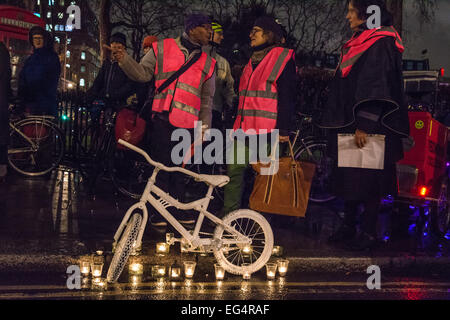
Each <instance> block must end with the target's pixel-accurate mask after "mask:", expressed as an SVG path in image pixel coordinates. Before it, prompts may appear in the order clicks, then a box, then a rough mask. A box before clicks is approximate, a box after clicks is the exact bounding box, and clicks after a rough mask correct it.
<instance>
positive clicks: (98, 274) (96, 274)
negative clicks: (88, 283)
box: [92, 270, 102, 278]
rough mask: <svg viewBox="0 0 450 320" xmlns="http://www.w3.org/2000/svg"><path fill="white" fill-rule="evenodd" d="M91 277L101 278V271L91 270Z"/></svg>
mask: <svg viewBox="0 0 450 320" xmlns="http://www.w3.org/2000/svg"><path fill="white" fill-rule="evenodd" d="M92 276H93V277H94V278H99V277H101V276H102V271H101V270H93V271H92Z"/></svg>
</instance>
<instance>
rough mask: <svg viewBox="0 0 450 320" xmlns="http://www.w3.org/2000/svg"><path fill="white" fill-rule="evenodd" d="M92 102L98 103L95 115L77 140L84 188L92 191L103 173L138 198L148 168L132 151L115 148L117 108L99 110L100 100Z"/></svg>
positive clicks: (147, 174) (146, 176) (142, 190)
mask: <svg viewBox="0 0 450 320" xmlns="http://www.w3.org/2000/svg"><path fill="white" fill-rule="evenodd" d="M95 106H97V107H100V109H98V108H97V109H98V112H97V116H96V117H94V119H92V120H91V123H90V124H89V125H88V126H87V128H86V129H85V130H84V131H83V133H82V135H81V138H80V139H79V140H78V142H77V143H78V144H79V145H80V149H81V150H82V153H81V154H82V158H83V159H79V162H80V163H79V169H80V171H81V172H82V173H83V175H84V176H85V177H86V180H87V182H88V191H89V192H91V193H92V192H94V190H95V188H96V184H97V181H98V179H99V178H100V177H101V176H105V175H106V176H107V177H109V178H110V179H111V181H112V183H113V185H114V187H115V188H116V189H117V190H118V191H119V192H120V193H122V194H123V195H125V196H128V197H131V198H134V199H139V198H140V196H141V195H142V193H143V192H144V189H145V185H146V182H147V179H148V177H149V176H150V174H151V170H152V168H151V167H150V166H149V165H148V164H147V162H143V161H142V160H140V159H138V157H137V156H136V155H135V154H134V153H133V152H130V151H129V150H121V149H119V148H117V141H116V136H115V123H116V119H117V112H118V111H119V108H117V109H114V110H113V109H107V110H103V111H101V109H102V107H104V104H103V103H101V102H96V103H95ZM125 108H133V106H126V107H125ZM122 109H123V108H122Z"/></svg>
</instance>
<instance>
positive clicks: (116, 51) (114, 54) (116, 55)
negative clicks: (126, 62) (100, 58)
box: [103, 44, 127, 63]
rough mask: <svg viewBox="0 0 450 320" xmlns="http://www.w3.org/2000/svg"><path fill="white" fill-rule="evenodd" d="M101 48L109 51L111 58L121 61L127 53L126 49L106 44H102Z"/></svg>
mask: <svg viewBox="0 0 450 320" xmlns="http://www.w3.org/2000/svg"><path fill="white" fill-rule="evenodd" d="M103 48H105V49H106V50H108V51H110V52H111V58H112V59H113V60H116V61H117V62H119V63H120V62H122V61H123V59H124V58H125V56H126V55H127V51H126V50H125V49H123V48H117V47H115V48H112V47H110V46H108V45H106V44H104V45H103Z"/></svg>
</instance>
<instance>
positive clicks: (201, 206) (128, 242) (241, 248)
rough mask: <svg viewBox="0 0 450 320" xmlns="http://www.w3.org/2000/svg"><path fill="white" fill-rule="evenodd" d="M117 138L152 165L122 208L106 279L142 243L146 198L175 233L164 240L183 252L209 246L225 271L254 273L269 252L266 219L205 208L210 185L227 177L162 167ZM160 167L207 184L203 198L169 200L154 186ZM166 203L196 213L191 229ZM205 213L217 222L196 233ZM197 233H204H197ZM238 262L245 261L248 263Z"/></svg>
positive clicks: (110, 279)
mask: <svg viewBox="0 0 450 320" xmlns="http://www.w3.org/2000/svg"><path fill="white" fill-rule="evenodd" d="M119 143H121V144H122V145H124V146H126V147H127V148H129V149H130V150H133V151H135V152H137V153H138V154H140V155H142V156H143V157H144V158H145V159H146V161H147V162H148V163H149V164H150V165H152V166H153V167H154V168H155V169H154V170H153V174H152V176H151V178H150V179H149V180H148V182H147V186H146V188H145V192H144V193H143V195H142V197H141V199H140V201H139V202H138V203H137V204H135V205H133V206H132V207H131V208H130V209H129V210H128V211H127V213H126V215H125V217H124V219H123V221H122V223H121V224H120V226H119V229H118V230H117V232H116V234H115V236H114V243H113V252H114V256H113V259H112V261H111V265H110V267H109V270H108V274H107V280H108V282H116V281H117V280H118V279H119V277H120V275H121V273H122V271H123V269H124V267H125V265H126V263H127V261H128V258H129V256H130V255H135V254H136V253H137V252H138V251H139V250H140V248H141V247H142V238H143V234H144V231H145V227H146V225H147V221H148V211H147V207H146V204H147V203H149V204H150V205H152V206H153V207H154V208H155V209H156V210H157V211H158V212H159V213H160V214H161V215H162V216H163V217H164V218H165V219H166V220H167V221H168V223H170V224H171V225H172V226H173V227H174V228H175V229H176V230H177V231H178V232H179V233H180V234H181V236H182V238H181V239H171V240H170V243H169V244H170V245H173V244H174V243H175V242H180V243H181V245H182V246H183V248H184V249H185V250H186V251H187V252H206V251H210V250H211V251H212V252H213V253H214V256H215V258H216V259H217V261H218V263H219V264H220V265H222V266H223V267H224V269H225V270H226V271H227V272H229V273H231V274H237V275H242V274H244V272H251V273H254V272H257V271H258V270H260V269H261V268H263V267H264V266H265V264H266V263H267V261H269V259H270V257H271V255H272V249H273V242H274V239H273V231H272V228H271V227H270V224H269V223H268V222H267V220H266V219H265V218H264V217H263V216H262V215H261V214H259V213H257V212H255V211H251V210H238V211H235V212H232V213H229V214H228V215H227V216H226V217H225V218H224V219H223V220H222V219H219V218H217V217H216V216H215V215H214V214H212V213H211V212H209V211H208V207H209V204H210V201H211V199H212V194H213V190H214V189H215V188H222V187H224V186H226V185H227V184H228V183H229V182H230V178H229V177H227V176H211V175H200V174H196V173H194V172H191V171H188V170H185V169H182V168H167V167H166V166H164V165H162V164H161V163H157V162H154V161H153V160H152V159H151V158H150V156H149V155H148V154H147V153H146V152H145V151H144V150H142V149H140V148H137V147H135V146H133V145H131V144H129V143H127V142H125V141H122V140H119ZM161 170H162V171H166V172H172V173H173V172H180V173H183V174H185V175H187V176H191V177H193V178H195V179H196V180H197V181H199V182H203V183H205V184H206V185H208V191H207V193H206V195H205V197H204V198H202V199H200V200H196V201H194V202H191V203H187V204H185V203H180V202H179V201H177V200H175V199H174V198H173V197H171V196H170V194H168V193H166V192H165V191H163V190H161V189H160V188H158V187H157V186H156V185H155V182H156V178H157V176H158V173H159V172H160V171H161ZM169 207H175V208H177V209H178V210H182V211H190V210H194V211H196V212H198V213H199V216H198V220H197V222H196V225H195V229H194V230H193V231H188V230H187V229H185V228H184V227H183V225H181V224H180V223H179V222H178V221H177V220H176V219H175V218H174V217H173V215H171V214H170V213H169V211H168V210H167V209H168V208H169ZM205 218H207V219H209V220H211V221H212V222H213V223H214V224H215V225H217V227H216V229H215V232H214V234H213V235H212V237H211V235H210V234H207V233H202V232H201V230H202V227H203V225H204V221H205ZM201 235H208V236H209V237H206V238H201ZM248 249H250V250H248ZM248 252H250V253H249V254H248ZM244 263H248V264H249V266H246V265H244Z"/></svg>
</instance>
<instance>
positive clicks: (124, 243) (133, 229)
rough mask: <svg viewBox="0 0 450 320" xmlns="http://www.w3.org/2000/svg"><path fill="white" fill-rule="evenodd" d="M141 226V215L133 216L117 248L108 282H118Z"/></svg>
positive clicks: (107, 277)
mask: <svg viewBox="0 0 450 320" xmlns="http://www.w3.org/2000/svg"><path fill="white" fill-rule="evenodd" d="M141 224H142V216H141V215H140V214H139V213H135V214H133V215H132V216H131V218H130V220H129V221H128V224H127V226H126V228H125V231H124V232H123V233H122V235H121V237H120V239H119V241H118V244H117V246H116V251H115V253H114V257H113V258H112V261H111V265H110V266H109V269H108V274H107V276H106V279H107V281H108V282H110V283H114V282H117V280H118V279H119V277H120V275H121V274H122V271H123V268H124V267H125V265H126V264H127V261H128V258H129V257H130V254H131V253H132V251H133V249H134V246H135V243H136V240H137V237H138V234H139V229H140V228H141Z"/></svg>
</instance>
